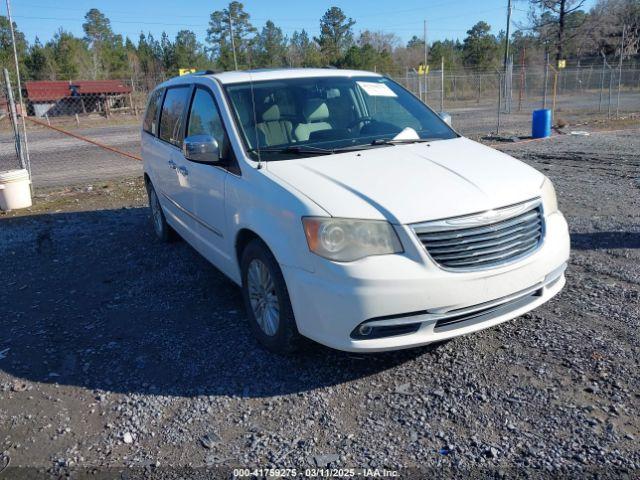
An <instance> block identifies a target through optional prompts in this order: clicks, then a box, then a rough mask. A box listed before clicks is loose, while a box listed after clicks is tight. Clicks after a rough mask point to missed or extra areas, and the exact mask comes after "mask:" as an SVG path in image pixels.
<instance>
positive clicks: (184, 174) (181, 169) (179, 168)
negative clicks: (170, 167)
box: [178, 166, 189, 177]
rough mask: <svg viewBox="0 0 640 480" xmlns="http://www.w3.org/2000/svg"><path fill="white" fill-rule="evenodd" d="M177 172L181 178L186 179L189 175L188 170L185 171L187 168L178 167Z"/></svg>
mask: <svg viewBox="0 0 640 480" xmlns="http://www.w3.org/2000/svg"><path fill="white" fill-rule="evenodd" d="M178 172H180V174H181V175H182V176H183V177H186V176H187V175H189V170H187V167H182V166H180V167H178Z"/></svg>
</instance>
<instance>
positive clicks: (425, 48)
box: [424, 19, 429, 103]
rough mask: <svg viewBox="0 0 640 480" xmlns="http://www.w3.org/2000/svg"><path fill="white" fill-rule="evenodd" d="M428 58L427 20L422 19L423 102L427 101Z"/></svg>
mask: <svg viewBox="0 0 640 480" xmlns="http://www.w3.org/2000/svg"><path fill="white" fill-rule="evenodd" d="M428 60H429V46H428V45H427V20H426V19H425V21H424V103H427V91H428V90H429V89H428V88H427V61H428Z"/></svg>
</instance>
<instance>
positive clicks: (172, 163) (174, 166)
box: [167, 160, 176, 170]
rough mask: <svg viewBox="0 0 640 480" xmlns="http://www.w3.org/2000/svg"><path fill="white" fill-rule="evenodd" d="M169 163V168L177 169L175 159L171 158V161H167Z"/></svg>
mask: <svg viewBox="0 0 640 480" xmlns="http://www.w3.org/2000/svg"><path fill="white" fill-rule="evenodd" d="M167 164H168V165H169V168H170V169H171V170H175V169H176V162H174V161H173V160H169V161H168V162H167Z"/></svg>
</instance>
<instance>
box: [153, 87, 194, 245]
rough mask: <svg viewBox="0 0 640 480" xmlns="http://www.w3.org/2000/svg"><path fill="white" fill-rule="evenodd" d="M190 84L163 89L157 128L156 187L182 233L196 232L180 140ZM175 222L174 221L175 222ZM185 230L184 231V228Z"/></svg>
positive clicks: (183, 127)
mask: <svg viewBox="0 0 640 480" xmlns="http://www.w3.org/2000/svg"><path fill="white" fill-rule="evenodd" d="M191 89H192V87H191V85H179V86H174V87H169V88H167V90H166V93H165V96H164V101H163V103H162V109H161V111H160V122H159V128H158V139H159V141H158V150H159V154H158V157H159V158H161V159H163V160H162V161H160V162H158V166H157V172H156V177H157V178H156V181H157V183H158V184H157V185H156V189H157V190H159V192H158V193H159V198H160V201H161V202H162V205H163V207H164V209H165V212H166V213H168V214H169V216H170V217H171V220H173V222H171V220H170V223H172V224H174V226H176V227H177V228H178V229H179V230H180V231H181V233H182V234H183V235H184V234H188V233H195V226H196V222H195V221H194V219H193V216H192V215H191V213H192V210H193V201H192V199H191V196H190V191H191V186H190V184H189V179H188V171H186V170H185V167H184V162H185V160H184V156H183V155H182V144H183V141H184V129H185V118H186V112H187V106H188V103H189V96H190V93H191ZM175 224H177V225H175ZM185 230H186V232H185Z"/></svg>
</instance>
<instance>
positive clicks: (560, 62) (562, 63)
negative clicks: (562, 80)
mask: <svg viewBox="0 0 640 480" xmlns="http://www.w3.org/2000/svg"><path fill="white" fill-rule="evenodd" d="M558 68H567V61H566V60H558Z"/></svg>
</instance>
